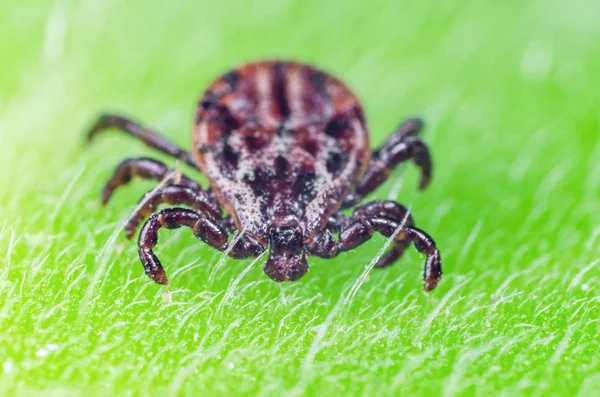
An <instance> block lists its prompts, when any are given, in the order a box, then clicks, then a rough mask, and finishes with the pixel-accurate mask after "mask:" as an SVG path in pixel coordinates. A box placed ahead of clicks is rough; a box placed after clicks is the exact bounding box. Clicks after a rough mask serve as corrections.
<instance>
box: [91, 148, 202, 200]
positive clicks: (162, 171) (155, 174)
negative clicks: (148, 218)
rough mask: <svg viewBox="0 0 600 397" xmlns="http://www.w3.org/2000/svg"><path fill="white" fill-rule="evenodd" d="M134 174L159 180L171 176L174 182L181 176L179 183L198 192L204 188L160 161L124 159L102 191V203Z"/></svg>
mask: <svg viewBox="0 0 600 397" xmlns="http://www.w3.org/2000/svg"><path fill="white" fill-rule="evenodd" d="M134 176H136V177H139V178H142V179H155V180H157V181H162V180H164V179H165V178H167V177H169V181H173V182H175V181H176V179H177V178H179V181H178V184H180V185H185V186H187V187H189V188H190V189H192V190H194V191H196V192H200V191H202V188H201V187H200V185H198V184H197V183H196V182H194V181H193V180H191V179H190V178H188V177H187V176H185V175H179V177H178V175H177V172H176V171H175V170H172V169H171V168H169V167H167V166H166V165H164V164H163V163H161V162H160V161H157V160H153V159H150V158H146V157H140V158H137V159H126V160H123V161H122V162H121V163H120V164H119V165H118V166H117V168H116V169H115V172H114V173H113V175H112V177H110V179H109V180H108V182H107V183H106V185H105V186H104V190H103V191H102V204H107V203H108V201H109V200H110V198H111V196H112V194H113V192H114V190H115V189H116V188H118V187H119V186H123V185H126V184H127V183H129V181H131V178H133V177H134Z"/></svg>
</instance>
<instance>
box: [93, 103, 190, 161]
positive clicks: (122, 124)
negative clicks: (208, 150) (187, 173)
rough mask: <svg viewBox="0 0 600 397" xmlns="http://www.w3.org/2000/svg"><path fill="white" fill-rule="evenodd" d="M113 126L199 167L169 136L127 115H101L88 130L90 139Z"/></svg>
mask: <svg viewBox="0 0 600 397" xmlns="http://www.w3.org/2000/svg"><path fill="white" fill-rule="evenodd" d="M111 128H114V129H117V130H119V131H122V132H125V133H126V134H129V135H133V136H134V137H136V138H138V139H140V140H141V141H142V142H144V143H145V144H146V145H148V146H150V147H153V148H154V149H157V150H159V151H161V152H163V153H165V154H168V155H170V156H173V157H175V158H178V159H180V160H182V161H185V162H186V163H187V164H189V165H191V166H192V167H194V168H197V167H196V163H195V162H194V159H193V157H192V155H191V154H190V153H189V152H187V151H185V150H183V149H181V148H180V147H178V146H177V145H175V144H174V143H172V142H170V141H169V140H168V139H167V138H165V137H163V136H161V135H160V134H158V133H157V132H156V131H153V130H151V129H148V128H144V127H142V126H141V125H139V124H138V123H136V122H134V121H131V120H129V119H127V118H125V117H122V116H118V115H115V114H105V115H103V116H101V117H100V118H99V119H98V120H97V121H96V122H95V123H94V125H93V126H92V128H91V129H90V131H89V132H88V135H87V139H88V141H90V142H91V141H92V139H94V137H95V136H96V135H98V134H99V133H100V132H102V131H104V130H107V129H111Z"/></svg>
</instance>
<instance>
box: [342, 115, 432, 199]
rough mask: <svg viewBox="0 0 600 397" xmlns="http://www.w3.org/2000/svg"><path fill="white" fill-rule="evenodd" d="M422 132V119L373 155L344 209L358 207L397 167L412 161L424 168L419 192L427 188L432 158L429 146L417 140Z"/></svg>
mask: <svg viewBox="0 0 600 397" xmlns="http://www.w3.org/2000/svg"><path fill="white" fill-rule="evenodd" d="M422 128H423V122H422V121H421V120H420V119H409V120H406V121H405V122H403V123H402V124H401V125H400V127H398V129H397V130H396V131H395V132H394V134H393V135H392V136H391V137H390V138H389V139H388V140H387V142H385V143H384V144H383V145H381V146H380V147H379V148H378V149H377V150H375V151H374V152H373V154H372V156H371V161H370V163H369V167H368V168H367V171H366V172H365V174H364V175H363V177H362V179H361V180H360V181H359V182H358V185H357V186H356V189H355V191H354V192H352V193H350V194H349V195H348V196H347V197H346V199H345V200H344V204H343V206H342V208H349V207H351V206H353V205H355V204H357V203H358V202H359V201H360V200H361V199H362V198H363V197H364V196H366V195H367V194H369V193H371V192H372V191H373V190H375V189H376V188H378V187H379V186H380V185H381V184H382V183H383V182H385V180H386V179H387V178H388V177H389V175H390V173H391V172H392V169H393V168H394V167H396V166H397V165H398V164H400V163H403V162H405V161H407V160H411V159H412V160H413V161H414V162H415V164H416V165H417V166H418V167H420V168H421V182H420V184H419V188H420V189H424V188H425V187H427V185H428V184H429V181H430V179H431V157H430V155H429V149H427V145H426V144H425V143H424V142H423V141H422V140H421V139H420V138H418V137H416V135H417V134H418V133H419V131H420V130H421V129H422Z"/></svg>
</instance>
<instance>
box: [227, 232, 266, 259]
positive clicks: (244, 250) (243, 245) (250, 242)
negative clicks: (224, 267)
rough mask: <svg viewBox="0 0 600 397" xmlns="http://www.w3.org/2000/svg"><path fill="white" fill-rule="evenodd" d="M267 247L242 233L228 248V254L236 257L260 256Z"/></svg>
mask: <svg viewBox="0 0 600 397" xmlns="http://www.w3.org/2000/svg"><path fill="white" fill-rule="evenodd" d="M266 249H267V247H265V246H264V245H262V244H260V243H259V242H258V241H256V240H254V239H253V238H252V237H250V236H248V235H245V234H244V235H243V236H242V237H241V238H240V239H239V240H238V241H237V242H236V243H235V245H234V246H233V247H231V249H230V250H229V256H230V257H232V258H236V259H244V258H256V257H257V256H260V255H261V254H262V253H263V252H265V250H266Z"/></svg>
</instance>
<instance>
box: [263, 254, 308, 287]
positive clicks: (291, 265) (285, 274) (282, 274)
mask: <svg viewBox="0 0 600 397" xmlns="http://www.w3.org/2000/svg"><path fill="white" fill-rule="evenodd" d="M264 270H265V273H266V274H267V276H269V278H271V280H274V281H279V282H283V281H296V280H298V279H299V278H301V277H302V276H304V274H306V272H307V271H308V263H307V262H306V257H305V255H304V252H301V253H300V254H299V255H291V256H288V255H284V254H278V253H277V252H275V253H273V251H271V254H270V255H269V259H267V262H266V263H265V267H264Z"/></svg>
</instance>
